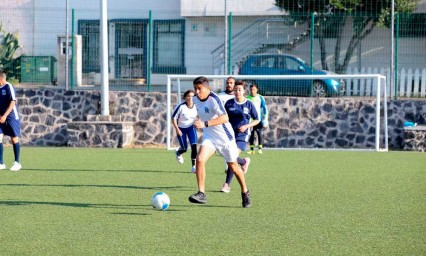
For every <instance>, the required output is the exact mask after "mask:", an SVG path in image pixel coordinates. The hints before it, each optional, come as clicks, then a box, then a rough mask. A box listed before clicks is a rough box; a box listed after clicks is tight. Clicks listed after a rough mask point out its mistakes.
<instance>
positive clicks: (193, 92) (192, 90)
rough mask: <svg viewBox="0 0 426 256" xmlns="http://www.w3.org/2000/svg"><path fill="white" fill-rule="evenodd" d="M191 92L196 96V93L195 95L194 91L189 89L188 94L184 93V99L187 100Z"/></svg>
mask: <svg viewBox="0 0 426 256" xmlns="http://www.w3.org/2000/svg"><path fill="white" fill-rule="evenodd" d="M191 92H192V93H193V94H195V93H194V90H191V89H189V90H187V91H186V92H184V93H183V98H184V99H185V98H186V96H188V94H190V93H191Z"/></svg>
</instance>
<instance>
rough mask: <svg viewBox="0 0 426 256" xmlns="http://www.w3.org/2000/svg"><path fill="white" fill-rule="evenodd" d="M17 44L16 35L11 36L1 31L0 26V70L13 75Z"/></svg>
mask: <svg viewBox="0 0 426 256" xmlns="http://www.w3.org/2000/svg"><path fill="white" fill-rule="evenodd" d="M19 47H20V46H19V42H18V36H17V34H11V33H8V32H6V31H4V30H3V26H2V24H0V69H2V70H4V71H6V72H8V74H12V76H13V73H14V71H15V70H14V67H13V65H14V54H15V52H16V50H18V49H19Z"/></svg>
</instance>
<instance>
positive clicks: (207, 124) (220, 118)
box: [194, 114, 229, 129]
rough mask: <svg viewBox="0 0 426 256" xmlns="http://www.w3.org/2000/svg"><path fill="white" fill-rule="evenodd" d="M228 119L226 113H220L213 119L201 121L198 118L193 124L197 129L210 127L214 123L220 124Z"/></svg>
mask: <svg viewBox="0 0 426 256" xmlns="http://www.w3.org/2000/svg"><path fill="white" fill-rule="evenodd" d="M228 121H229V118H228V115H227V114H222V115H220V116H218V117H216V118H214V119H211V120H208V121H205V122H203V121H201V120H200V119H198V120H196V121H195V122H194V126H195V128H197V129H199V128H206V127H210V126H215V125H221V124H224V123H227V122H228Z"/></svg>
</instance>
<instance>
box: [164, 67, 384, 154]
mask: <svg viewBox="0 0 426 256" xmlns="http://www.w3.org/2000/svg"><path fill="white" fill-rule="evenodd" d="M198 76H199V75H167V142H166V143H167V149H168V150H171V149H173V148H176V147H178V146H179V144H178V143H177V140H176V139H175V137H176V134H175V131H174V130H172V125H171V114H172V111H173V108H174V106H175V105H176V104H178V103H180V102H181V100H182V97H181V96H182V94H183V93H184V92H185V91H186V90H188V89H193V85H192V81H193V80H194V79H195V78H196V77H198ZM204 76H205V77H207V78H208V79H209V81H210V87H211V90H212V91H214V92H220V91H221V90H223V89H224V87H225V81H226V79H227V78H228V77H229V76H225V75H204ZM233 77H234V78H235V79H237V80H243V81H246V82H247V83H248V84H250V83H256V84H258V85H259V93H260V94H261V95H263V96H265V100H266V104H267V108H268V111H269V120H268V121H269V127H266V128H264V135H263V139H264V143H263V145H264V148H274V149H282V148H294V149H344V150H375V151H387V150H388V127H387V104H386V103H387V96H389V95H388V92H389V91H390V90H389V88H387V87H388V86H389V85H388V86H387V85H386V77H385V76H383V75H380V74H356V75H337V74H336V75H235V76H233ZM248 93H249V88H247V93H246V95H248ZM172 96H173V102H172Z"/></svg>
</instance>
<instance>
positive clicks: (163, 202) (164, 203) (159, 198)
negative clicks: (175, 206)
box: [151, 192, 170, 211]
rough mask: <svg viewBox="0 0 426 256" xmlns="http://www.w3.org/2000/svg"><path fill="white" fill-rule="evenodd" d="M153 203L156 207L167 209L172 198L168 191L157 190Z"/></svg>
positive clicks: (157, 208)
mask: <svg viewBox="0 0 426 256" xmlns="http://www.w3.org/2000/svg"><path fill="white" fill-rule="evenodd" d="M151 204H152V207H154V209H156V210H160V211H165V210H167V209H168V208H169V206H170V198H169V196H168V195H167V194H166V193H163V192H157V193H155V195H153V196H152V199H151Z"/></svg>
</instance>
